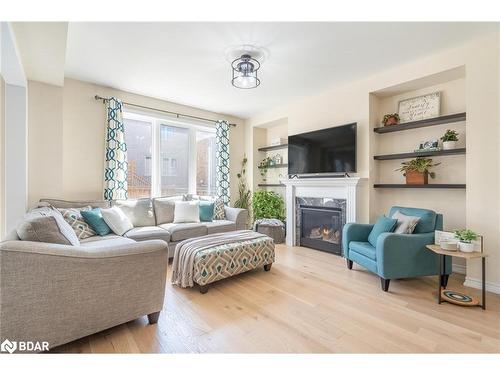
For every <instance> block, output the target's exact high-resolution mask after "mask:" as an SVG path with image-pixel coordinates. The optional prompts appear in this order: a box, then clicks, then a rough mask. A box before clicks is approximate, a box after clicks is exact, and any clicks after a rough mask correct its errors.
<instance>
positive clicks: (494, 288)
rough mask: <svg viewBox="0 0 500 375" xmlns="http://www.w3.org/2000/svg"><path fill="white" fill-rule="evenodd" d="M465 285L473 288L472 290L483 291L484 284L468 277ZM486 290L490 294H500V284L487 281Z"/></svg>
mask: <svg viewBox="0 0 500 375" xmlns="http://www.w3.org/2000/svg"><path fill="white" fill-rule="evenodd" d="M464 285H465V286H468V287H471V288H476V289H481V285H482V284H481V280H479V279H473V278H472V277H466V278H465V282H464ZM486 290H487V291H488V292H491V293H496V294H500V284H499V283H492V282H490V281H487V282H486Z"/></svg>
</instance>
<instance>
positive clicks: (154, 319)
mask: <svg viewBox="0 0 500 375" xmlns="http://www.w3.org/2000/svg"><path fill="white" fill-rule="evenodd" d="M159 317H160V312H159V311H157V312H154V313H151V314H148V321H149V324H156V323H158V318H159Z"/></svg>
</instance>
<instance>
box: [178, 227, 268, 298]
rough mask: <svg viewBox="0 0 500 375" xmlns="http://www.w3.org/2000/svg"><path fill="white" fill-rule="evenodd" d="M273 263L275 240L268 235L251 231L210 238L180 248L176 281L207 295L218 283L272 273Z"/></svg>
mask: <svg viewBox="0 0 500 375" xmlns="http://www.w3.org/2000/svg"><path fill="white" fill-rule="evenodd" d="M190 256H191V257H192V259H191V261H189V257H190ZM273 262H274V241H273V239H272V238H270V237H268V236H265V235H262V234H260V233H255V232H253V231H248V230H244V231H234V232H228V233H224V234H216V235H208V236H205V237H200V238H198V239H193V240H187V241H185V242H184V244H183V243H180V244H179V245H177V247H176V250H175V254H174V264H173V267H174V272H173V275H172V282H173V283H174V284H177V285H179V286H181V287H188V286H194V285H195V284H197V285H199V286H200V292H201V293H206V292H207V291H208V286H209V284H211V283H213V282H215V281H218V280H222V279H226V278H228V277H231V276H234V275H238V274H240V273H243V272H246V271H250V270H253V269H256V268H259V267H264V270H265V271H269V270H270V269H271V265H272V264H273ZM191 263H192V273H191V272H190V271H191V270H190V268H191ZM176 270H178V271H176ZM176 272H177V273H176ZM181 273H182V274H183V275H181ZM187 274H190V275H189V277H188V278H186V277H183V276H187ZM191 281H192V282H191Z"/></svg>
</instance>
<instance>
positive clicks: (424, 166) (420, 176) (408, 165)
mask: <svg viewBox="0 0 500 375" xmlns="http://www.w3.org/2000/svg"><path fill="white" fill-rule="evenodd" d="M439 164H441V163H433V162H432V159H428V158H415V159H412V160H410V161H404V162H402V163H401V168H398V169H396V171H402V172H403V176H405V177H406V184H407V185H427V183H428V176H431V178H434V177H435V176H436V174H435V173H434V172H431V171H430V169H431V168H432V167H435V166H437V165H439Z"/></svg>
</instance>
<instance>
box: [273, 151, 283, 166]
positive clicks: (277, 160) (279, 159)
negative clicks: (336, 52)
mask: <svg viewBox="0 0 500 375" xmlns="http://www.w3.org/2000/svg"><path fill="white" fill-rule="evenodd" d="M273 159H274V165H277V164H283V157H282V156H281V155H280V154H276V155H274V158H273Z"/></svg>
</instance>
